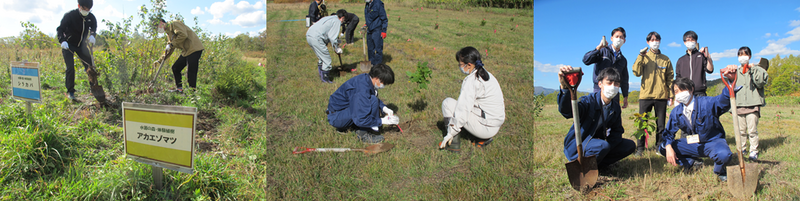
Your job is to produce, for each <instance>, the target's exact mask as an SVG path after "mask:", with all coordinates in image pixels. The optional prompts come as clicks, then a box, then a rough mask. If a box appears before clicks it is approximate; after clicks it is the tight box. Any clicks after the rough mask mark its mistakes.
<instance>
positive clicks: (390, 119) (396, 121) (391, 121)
mask: <svg viewBox="0 0 800 201" xmlns="http://www.w3.org/2000/svg"><path fill="white" fill-rule="evenodd" d="M381 123H382V124H389V125H392V124H399V123H400V117H397V116H394V115H393V116H389V115H386V117H383V118H381Z"/></svg>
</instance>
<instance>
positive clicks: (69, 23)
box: [56, 0, 97, 100]
mask: <svg viewBox="0 0 800 201" xmlns="http://www.w3.org/2000/svg"><path fill="white" fill-rule="evenodd" d="M91 9H92V0H78V9H75V10H71V11H69V12H67V13H65V14H64V17H63V18H61V25H59V26H58V28H56V36H58V42H59V43H61V48H62V49H63V50H61V54H62V55H63V56H64V64H66V66H67V69H66V71H65V72H64V73H65V74H66V75H65V76H66V78H65V81H64V85H65V87H66V88H67V97H68V98H69V99H72V100H76V99H75V59H74V54H78V57H80V60H82V62H83V66H84V68H83V70H84V71H86V70H87V69H88V68H89V66H90V65H91V64H92V55H91V52H90V51H89V48H88V47H87V46H86V44H87V43H91V44H94V43H95V38H94V37H95V36H96V35H97V34H96V31H97V19H96V18H95V17H94V14H92V13H91V12H90V11H91Z"/></svg>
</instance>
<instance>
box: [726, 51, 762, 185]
mask: <svg viewBox="0 0 800 201" xmlns="http://www.w3.org/2000/svg"><path fill="white" fill-rule="evenodd" d="M736 75H737V74H736V68H735V66H728V67H727V68H724V69H721V70H720V77H722V83H725V87H727V88H728V93H729V94H730V96H731V114H732V116H733V133H732V134H733V136H735V139H736V151H737V153H738V154H737V155H738V157H739V166H738V167H737V166H735V165H734V166H728V167H727V172H728V176H729V179H728V190H730V191H731V194H733V196H734V197H736V198H739V199H746V198H749V197H750V196H752V195H753V193H755V191H756V186H757V185H758V174H759V172H760V170H758V169H757V168H756V166H755V164H747V165H745V163H744V157H743V156H742V139H741V135H740V134H739V119H738V116H739V114H738V113H737V111H736V91H735V90H734V87H735V86H736V79H738V77H737V76H736ZM725 77H728V78H732V81H731V83H728V81H727V80H726V79H725Z"/></svg>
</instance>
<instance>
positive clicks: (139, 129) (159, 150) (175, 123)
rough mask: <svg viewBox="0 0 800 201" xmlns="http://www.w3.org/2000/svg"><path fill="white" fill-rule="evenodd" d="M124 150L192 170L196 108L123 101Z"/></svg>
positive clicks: (149, 160) (167, 165) (152, 161)
mask: <svg viewBox="0 0 800 201" xmlns="http://www.w3.org/2000/svg"><path fill="white" fill-rule="evenodd" d="M122 121H123V130H124V135H125V153H126V154H127V155H128V157H130V158H133V159H134V160H136V161H137V162H141V163H145V164H150V165H153V166H155V167H162V168H167V169H171V170H175V171H179V172H185V173H189V174H191V173H192V172H193V170H194V160H193V155H194V151H193V148H194V134H195V123H196V122H197V108H193V107H183V106H165V105H149V104H139V103H129V102H124V103H122Z"/></svg>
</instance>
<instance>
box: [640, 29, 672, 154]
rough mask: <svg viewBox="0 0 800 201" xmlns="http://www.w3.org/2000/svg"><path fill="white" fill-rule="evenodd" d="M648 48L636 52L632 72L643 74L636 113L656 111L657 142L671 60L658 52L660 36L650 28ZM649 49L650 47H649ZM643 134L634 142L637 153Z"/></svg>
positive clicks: (661, 124)
mask: <svg viewBox="0 0 800 201" xmlns="http://www.w3.org/2000/svg"><path fill="white" fill-rule="evenodd" d="M646 41H647V44H648V46H649V47H646V48H644V49H642V50H641V51H639V56H637V57H636V61H635V62H634V64H633V75H635V76H636V77H642V81H641V83H642V85H641V91H640V93H639V113H645V112H650V111H652V110H655V113H656V114H655V116H656V117H657V118H658V119H657V120H656V124H657V129H656V134H655V136H656V145H657V144H658V143H659V142H661V141H662V140H663V139H662V134H661V132H662V131H664V121H665V120H666V119H665V118H666V112H667V101H668V100H669V99H670V98H671V96H672V95H671V94H672V90H670V86H672V78H673V76H674V74H673V71H672V62H670V60H669V57H667V55H664V54H661V50H659V49H658V48H659V46H660V44H661V35H659V34H658V33H657V32H655V31H653V32H650V33H649V34H647V38H646ZM648 49H649V50H648ZM645 143H647V142H645V136H642V137H641V138H639V139H638V142H637V143H636V155H637V156H641V155H642V152H643V151H644V144H645Z"/></svg>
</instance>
